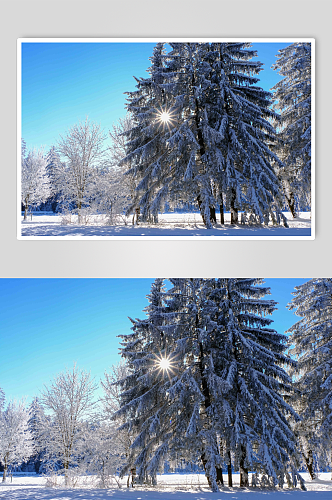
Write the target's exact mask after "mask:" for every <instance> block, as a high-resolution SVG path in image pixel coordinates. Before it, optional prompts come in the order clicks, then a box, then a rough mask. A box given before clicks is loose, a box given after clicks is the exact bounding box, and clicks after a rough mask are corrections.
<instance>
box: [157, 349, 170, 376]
mask: <svg viewBox="0 0 332 500" xmlns="http://www.w3.org/2000/svg"><path fill="white" fill-rule="evenodd" d="M153 364H154V369H155V370H157V371H158V372H159V373H163V374H167V375H170V374H173V373H174V369H175V363H174V361H172V360H171V358H170V357H169V356H167V355H166V354H164V355H162V354H160V356H156V358H155V360H154V363H153Z"/></svg>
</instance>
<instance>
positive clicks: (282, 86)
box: [272, 42, 311, 217]
mask: <svg viewBox="0 0 332 500" xmlns="http://www.w3.org/2000/svg"><path fill="white" fill-rule="evenodd" d="M273 68H274V69H275V70H276V71H278V72H279V74H280V75H282V76H283V77H284V78H283V79H282V80H281V81H280V82H278V83H277V84H276V85H275V86H274V87H273V88H272V91H274V99H275V103H274V108H275V109H276V110H278V111H279V112H280V113H281V123H280V131H279V133H278V137H279V141H280V146H279V148H278V155H279V156H280V158H281V159H282V161H283V163H284V165H285V166H284V168H282V169H281V176H282V178H283V184H284V192H285V196H286V200H287V203H288V205H289V208H290V210H291V212H292V215H293V216H294V217H295V216H296V210H298V209H299V208H301V207H303V208H306V207H307V206H310V198H311V44H310V43H307V42H306V43H304V42H301V43H292V44H291V45H289V46H288V47H285V48H284V49H281V50H279V53H278V55H277V62H276V63H275V64H274V65H273Z"/></svg>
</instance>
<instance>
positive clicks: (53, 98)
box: [22, 42, 288, 151]
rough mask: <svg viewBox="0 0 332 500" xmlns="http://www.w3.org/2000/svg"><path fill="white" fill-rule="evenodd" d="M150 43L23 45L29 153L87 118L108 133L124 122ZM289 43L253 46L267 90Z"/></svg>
mask: <svg viewBox="0 0 332 500" xmlns="http://www.w3.org/2000/svg"><path fill="white" fill-rule="evenodd" d="M154 45H155V44H154V43H142V42H140V43H138V42H135V43H123V42H122V43H119V42H116V43H114V42H113V43H93V42H90V43H59V42H58V43H30V42H25V43H23V44H22V137H23V138H24V139H25V141H26V142H27V146H28V148H29V149H30V148H33V147H36V148H39V147H41V146H44V147H45V150H46V151H47V150H48V149H49V148H50V147H51V146H52V145H54V144H55V143H56V141H57V140H58V138H59V135H60V134H64V133H65V132H66V131H67V130H68V129H69V128H70V127H71V126H73V125H74V124H75V123H77V122H78V121H79V120H81V121H83V120H84V119H85V117H86V116H89V119H90V120H92V121H94V122H97V123H100V125H101V126H102V128H104V129H105V130H106V131H107V130H110V129H111V127H112V124H113V123H114V122H117V120H118V119H119V118H121V117H123V116H124V115H125V113H126V111H125V97H126V96H125V95H124V92H127V91H133V90H135V83H136V82H135V80H134V78H133V76H136V77H146V76H147V73H146V70H147V69H148V67H149V66H150V61H149V57H150V56H151V55H152V50H153V47H154ZM287 45H288V44H287V43H254V44H253V48H254V49H255V50H258V58H257V60H260V61H261V62H263V63H264V71H261V73H260V78H261V81H260V83H259V85H261V86H262V87H263V88H265V89H266V90H269V89H270V88H271V87H272V86H273V85H275V83H277V81H278V80H279V79H280V76H279V75H278V74H277V72H276V71H273V70H271V69H270V67H271V65H272V64H273V63H274V62H275V61H276V58H275V55H276V54H277V52H278V50H279V49H280V48H283V47H286V46H287Z"/></svg>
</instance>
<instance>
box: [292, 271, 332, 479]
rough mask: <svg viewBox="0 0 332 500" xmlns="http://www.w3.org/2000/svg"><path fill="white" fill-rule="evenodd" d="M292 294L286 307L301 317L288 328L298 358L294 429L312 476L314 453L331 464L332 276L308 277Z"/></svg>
mask: <svg viewBox="0 0 332 500" xmlns="http://www.w3.org/2000/svg"><path fill="white" fill-rule="evenodd" d="M293 295H294V297H293V299H292V301H291V303H290V304H289V309H291V310H295V313H296V314H297V315H298V316H300V317H301V319H300V320H299V321H298V322H297V323H295V324H294V325H293V326H292V327H291V328H290V329H289V332H290V334H291V335H290V337H289V345H290V346H291V349H290V353H291V354H292V355H293V356H295V357H296V358H297V361H298V364H297V369H296V371H295V373H294V375H295V380H296V381H295V386H296V389H297V390H298V395H297V398H296V400H295V405H296V408H297V411H298V413H299V414H300V416H301V417H302V421H301V422H300V423H299V424H298V428H297V429H296V430H297V433H298V435H299V440H300V444H301V447H302V452H303V455H304V458H305V463H306V465H307V467H308V471H309V473H310V475H311V477H312V478H314V472H315V471H314V455H315V454H316V455H318V457H319V458H321V459H322V461H323V462H325V464H324V465H325V466H326V464H328V465H329V466H330V467H331V466H332V456H331V453H332V440H331V435H332V411H331V408H332V389H331V380H332V357H331V349H332V279H331V278H315V279H311V280H309V281H307V282H305V283H304V284H303V285H300V286H298V287H295V292H294V293H293ZM324 455H325V456H324Z"/></svg>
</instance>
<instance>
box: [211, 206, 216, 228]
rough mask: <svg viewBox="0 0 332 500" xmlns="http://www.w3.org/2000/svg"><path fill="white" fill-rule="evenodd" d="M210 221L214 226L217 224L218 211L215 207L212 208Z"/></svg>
mask: <svg viewBox="0 0 332 500" xmlns="http://www.w3.org/2000/svg"><path fill="white" fill-rule="evenodd" d="M210 221H211V222H212V223H213V224H216V223H217V217H216V209H215V208H214V207H210Z"/></svg>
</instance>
